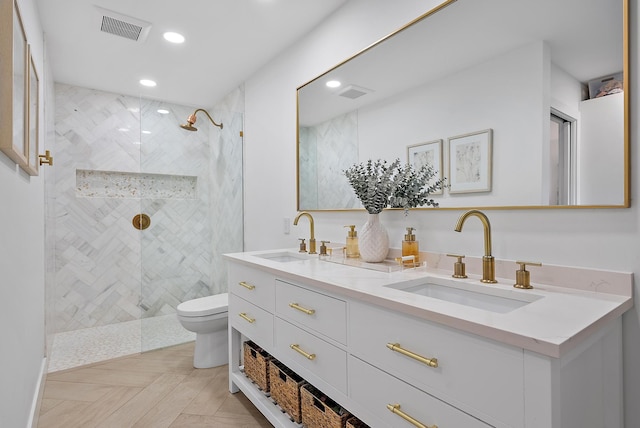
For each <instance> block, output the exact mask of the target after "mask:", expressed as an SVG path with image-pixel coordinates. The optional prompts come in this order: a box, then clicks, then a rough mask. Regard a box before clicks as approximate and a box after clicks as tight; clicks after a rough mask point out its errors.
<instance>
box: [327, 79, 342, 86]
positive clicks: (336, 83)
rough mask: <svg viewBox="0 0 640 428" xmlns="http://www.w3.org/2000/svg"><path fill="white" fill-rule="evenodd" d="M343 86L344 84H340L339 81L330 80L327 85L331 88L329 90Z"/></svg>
mask: <svg viewBox="0 0 640 428" xmlns="http://www.w3.org/2000/svg"><path fill="white" fill-rule="evenodd" d="M341 84H342V83H340V82H339V81H337V80H329V81H328V82H327V83H326V85H327V87H329V88H337V87H339V86H340V85H341Z"/></svg>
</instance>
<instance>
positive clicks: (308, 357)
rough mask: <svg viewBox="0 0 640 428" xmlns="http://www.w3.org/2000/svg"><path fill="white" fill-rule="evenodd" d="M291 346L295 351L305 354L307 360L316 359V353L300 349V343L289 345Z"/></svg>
mask: <svg viewBox="0 0 640 428" xmlns="http://www.w3.org/2000/svg"><path fill="white" fill-rule="evenodd" d="M289 347H290V348H291V349H293V350H294V351H296V352H297V353H298V354H300V355H304V357H305V358H306V359H307V360H315V359H316V354H310V353H308V352H305V351H303V350H302V349H300V346H299V345H298V344H295V345H294V344H291V345H289Z"/></svg>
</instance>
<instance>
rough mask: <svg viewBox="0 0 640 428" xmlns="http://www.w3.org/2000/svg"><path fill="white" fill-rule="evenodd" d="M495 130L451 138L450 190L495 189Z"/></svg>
mask: <svg viewBox="0 0 640 428" xmlns="http://www.w3.org/2000/svg"><path fill="white" fill-rule="evenodd" d="M492 145H493V130H492V129H485V130H482V131H478V132H471V133H469V134H464V135H457V136H455V137H450V138H449V185H450V187H449V193H474V192H489V191H491V176H492V168H493V166H492V160H491V157H492Z"/></svg>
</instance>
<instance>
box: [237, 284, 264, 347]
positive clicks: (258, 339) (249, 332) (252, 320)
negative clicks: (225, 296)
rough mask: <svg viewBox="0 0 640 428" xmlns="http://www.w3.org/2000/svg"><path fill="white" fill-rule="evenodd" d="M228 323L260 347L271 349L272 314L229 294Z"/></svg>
mask: <svg viewBox="0 0 640 428" xmlns="http://www.w3.org/2000/svg"><path fill="white" fill-rule="evenodd" d="M229 324H230V325H231V326H232V327H233V328H235V329H236V330H238V331H239V332H240V333H242V334H243V335H245V336H246V337H248V338H249V339H251V340H252V341H254V342H255V343H257V344H258V345H259V346H260V347H262V348H265V349H267V350H270V349H273V314H270V313H269V312H267V311H265V310H264V309H261V308H259V307H257V306H256V305H254V304H252V303H249V302H247V301H246V300H244V299H242V298H240V297H238V296H236V295H234V294H229Z"/></svg>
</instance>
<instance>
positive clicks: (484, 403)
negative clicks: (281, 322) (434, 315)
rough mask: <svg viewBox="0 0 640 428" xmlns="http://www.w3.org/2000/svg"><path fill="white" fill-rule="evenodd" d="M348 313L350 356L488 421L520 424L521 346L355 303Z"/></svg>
mask: <svg viewBox="0 0 640 428" xmlns="http://www.w3.org/2000/svg"><path fill="white" fill-rule="evenodd" d="M349 314H350V315H349V321H350V322H349V325H350V336H349V343H350V350H351V353H352V354H353V355H356V356H358V357H360V358H362V359H364V360H366V361H368V362H370V363H371V364H373V365H374V366H377V367H379V368H380V369H382V370H384V371H386V372H388V373H390V374H392V375H393V376H396V377H398V378H400V379H402V380H404V381H406V382H408V383H410V384H412V385H414V386H415V387H417V388H419V389H421V390H423V391H426V392H428V393H430V394H432V395H434V396H437V397H438V398H441V399H443V400H445V401H447V402H449V403H450V404H453V405H454V406H456V407H459V408H461V409H463V410H465V411H467V412H470V413H472V414H475V415H478V416H479V417H482V418H483V419H485V420H486V421H487V422H488V423H491V424H499V425H501V424H506V425H507V426H510V427H519V426H522V424H523V416H522V415H523V414H524V400H523V391H524V369H523V364H524V362H523V361H524V357H523V351H522V349H520V348H515V347H511V346H507V345H503V344H500V343H497V342H494V341H492V340H489V339H483V338H481V337H479V336H476V335H472V334H468V333H464V332H461V331H459V330H455V329H452V328H449V327H446V326H444V325H442V324H437V323H432V322H429V321H425V320H421V319H418V318H414V317H411V316H407V315H403V314H400V313H397V312H392V311H388V310H385V309H383V308H380V307H377V306H369V305H365V304H362V303H359V302H353V303H351V304H350V306H349ZM394 344H395V346H393V345H394ZM390 347H393V348H394V349H393V350H392V349H390ZM403 350H406V351H409V353H410V354H409V355H407V354H406V353H403ZM416 354H417V356H418V357H417V358H419V356H421V357H424V358H425V359H427V360H426V361H419V360H418V359H416ZM431 358H435V359H437V367H432V366H430V365H429V364H427V363H428V362H429V360H428V359H431ZM431 363H432V365H436V364H433V363H434V361H431Z"/></svg>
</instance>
